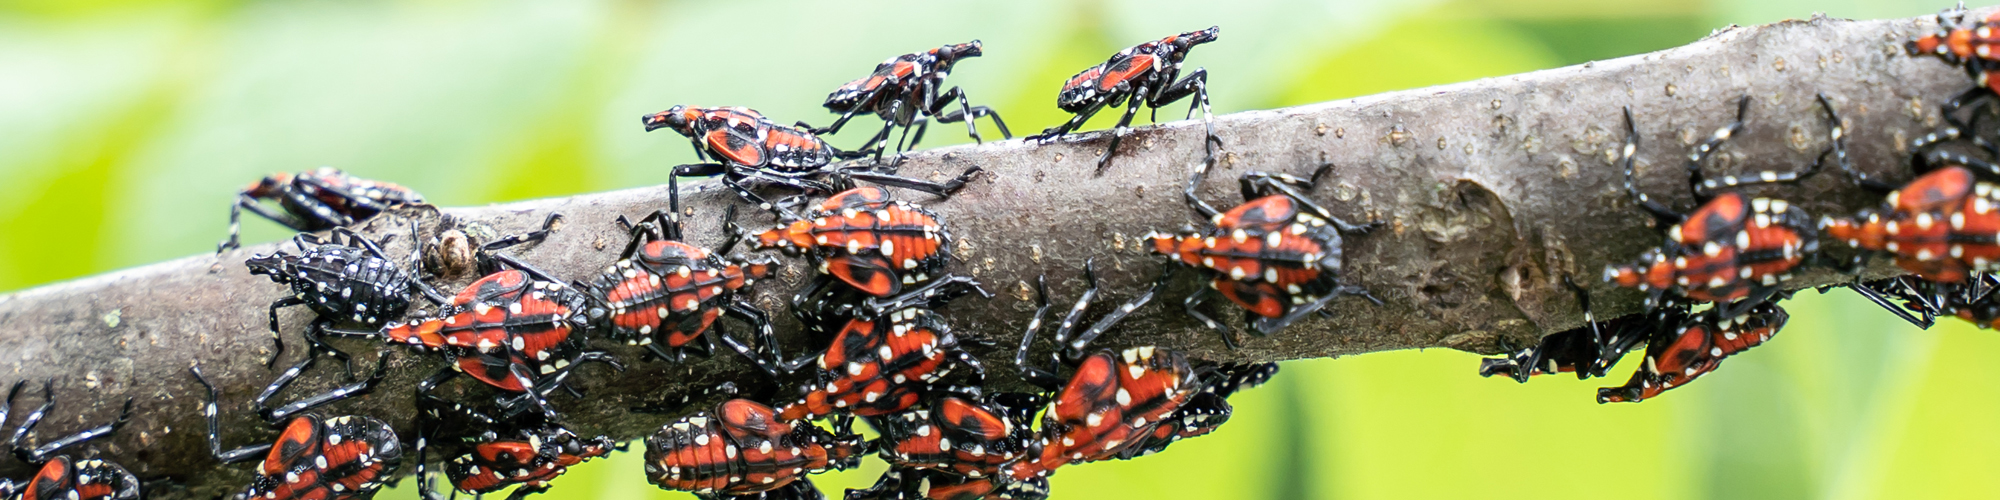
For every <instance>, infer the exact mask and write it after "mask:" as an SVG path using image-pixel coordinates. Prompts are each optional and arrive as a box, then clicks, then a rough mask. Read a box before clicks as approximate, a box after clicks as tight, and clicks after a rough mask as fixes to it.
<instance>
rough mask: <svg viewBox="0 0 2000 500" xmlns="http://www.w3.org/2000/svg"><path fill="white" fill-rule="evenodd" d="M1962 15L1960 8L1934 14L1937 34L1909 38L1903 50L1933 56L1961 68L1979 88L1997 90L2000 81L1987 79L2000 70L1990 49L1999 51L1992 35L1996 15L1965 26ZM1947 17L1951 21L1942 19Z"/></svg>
mask: <svg viewBox="0 0 2000 500" xmlns="http://www.w3.org/2000/svg"><path fill="white" fill-rule="evenodd" d="M1965 14H1966V12H1965V9H1964V7H1963V5H1961V6H1960V8H1957V9H1947V10H1945V11H1944V12H1940V13H1938V15H1937V31H1935V32H1932V33H1930V34H1926V35H1924V36H1921V37H1917V38H1915V39H1912V40H1910V41H1909V42H1906V43H1904V45H1903V47H1904V49H1905V50H1907V51H1908V52H1909V53H1910V55H1912V56H1922V55H1935V56H1938V58H1940V59H1944V61H1945V62H1947V63H1950V64H1951V65H1953V66H1959V67H1963V68H1965V71H1966V73H1967V74H1969V75H1971V76H1972V78H1973V79H1974V80H1975V81H1976V82H1977V83H1978V85H1979V87H1980V89H1986V90H1987V91H1988V92H1995V91H2000V81H1996V80H1995V79H1994V78H1992V77H1991V73H1992V72H1993V71H1995V70H2000V53H1995V50H1994V49H1996V48H2000V37H1995V36H1994V34H1993V27H1994V26H1996V25H2000V12H1996V13H1992V14H1988V15H1987V16H1986V18H1985V19H1980V20H1977V21H1973V22H1972V24H1969V25H1968V24H1966V23H1965ZM1947 16H1950V17H1951V19H1950V20H1947V19H1945V18H1946V17H1947Z"/></svg>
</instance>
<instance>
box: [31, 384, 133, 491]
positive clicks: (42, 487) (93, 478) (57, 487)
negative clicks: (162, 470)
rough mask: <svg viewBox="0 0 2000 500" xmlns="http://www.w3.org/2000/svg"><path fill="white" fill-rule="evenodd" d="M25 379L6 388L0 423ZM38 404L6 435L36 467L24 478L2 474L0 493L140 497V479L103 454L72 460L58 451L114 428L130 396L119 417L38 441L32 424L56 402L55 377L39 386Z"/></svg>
mask: <svg viewBox="0 0 2000 500" xmlns="http://www.w3.org/2000/svg"><path fill="white" fill-rule="evenodd" d="M25 384H26V381H21V382H15V383H14V386H13V387H12V388H10V389H8V390H7V404H6V405H5V406H0V426H4V425H6V423H7V412H8V411H9V409H11V408H13V407H14V396H15V395H18V394H20V392H21V387H22V386H23V385H25ZM42 398H43V402H42V405H41V406H40V407H38V408H36V409H35V411H34V412H31V413H29V414H28V418H27V419H26V420H24V421H22V422H21V426H20V427H18V428H15V430H14V438H13V439H10V440H8V441H7V443H6V444H7V447H8V449H10V450H12V451H13V453H14V457H15V458H17V459H19V460H20V461H21V462H23V463H26V464H29V465H39V466H41V467H40V470H38V471H37V472H36V473H35V476H34V477H33V478H30V479H28V480H27V482H24V483H15V482H14V481H12V480H9V479H4V478H0V498H5V499H8V500H139V479H138V478H136V477H134V476H133V475H132V473H131V472H129V471H126V470H125V468H124V467H121V466H119V465H118V464H115V463H111V462H106V461H103V460H95V459H89V460H74V461H72V460H71V459H70V458H69V457H68V456H63V455H56V453H58V452H61V451H62V450H63V449H66V448H70V447H73V446H77V445H81V444H84V443H86V442H89V441H91V440H94V439H98V438H101V437H104V436H108V435H111V433H114V432H118V428H119V427H123V426H124V425H125V421H126V420H128V419H130V418H131V416H132V400H131V399H129V398H128V399H126V400H125V408H124V409H123V410H120V411H119V413H118V420H114V421H112V422H111V423H109V424H104V425H99V426H96V427H92V428H89V429H85V430H83V431H82V432H78V433H76V434H71V435H69V436H65V437H62V438H60V439H56V440H54V441H50V442H47V443H43V444H42V445H41V446H34V445H32V444H30V443H28V436H29V435H32V434H33V433H34V429H35V426H36V425H38V424H40V423H41V422H42V418H43V417H45V416H47V415H48V412H49V410H50V409H52V408H54V407H55V405H56V400H55V385H54V383H53V382H50V383H47V384H44V385H43V386H42Z"/></svg>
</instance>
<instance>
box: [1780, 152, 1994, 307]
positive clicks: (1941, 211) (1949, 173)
mask: <svg viewBox="0 0 2000 500" xmlns="http://www.w3.org/2000/svg"><path fill="white" fill-rule="evenodd" d="M1933 156H1934V157H1936V158H1938V159H1939V163H1942V164H1945V165H1946V166H1945V167H1943V168H1939V169H1937V170H1932V171H1930V172H1928V173H1925V174H1923V175H1921V176H1919V177H1917V178H1916V179H1913V180H1911V181H1910V182H1909V183H1908V184H1904V185H1903V186H1901V187H1900V188H1897V189H1894V190H1891V191H1889V195H1888V198H1887V199H1886V200H1885V201H1884V202H1883V204H1882V206H1881V208H1878V209H1873V210H1863V211H1861V212H1860V213H1858V214H1855V216H1854V217H1853V218H1831V217H1829V218H1826V219H1822V220H1820V227H1821V228H1823V229H1824V230H1825V231H1826V234H1827V236H1828V237H1829V238H1833V239H1836V240H1840V241H1844V242H1847V244H1848V245H1849V246H1852V247H1855V248H1857V249H1861V250H1864V251H1866V253H1864V254H1862V255H1860V256H1858V257H1857V262H1856V263H1855V265H1857V266H1858V265H1860V264H1861V262H1860V261H1861V260H1865V259H1866V258H1867V257H1868V255H1870V254H1876V253H1887V254H1890V255H1893V256H1895V258H1896V266H1897V267H1901V268H1903V269H1904V270H1907V271H1910V272H1912V273H1915V274H1916V275H1917V276H1919V277H1921V278H1923V279H1924V280H1927V281H1932V282H1938V283H1964V282H1966V281H1967V279H1968V278H1969V277H1971V276H1973V275H1975V274H1979V273H1984V272H1989V271H1994V270H1996V269H2000V265H1997V264H2000V238H1996V237H1995V236H1994V235H1995V234H1996V233H2000V210H1996V207H2000V188H1996V186H1995V185H1994V184H1993V183H1990V182H1984V181H1980V180H1978V179H1977V177H1976V176H1975V175H1974V173H1973V171H1972V170H1970V169H1967V168H1965V167H1961V166H1959V165H1966V164H1982V165H1981V166H1987V165H1983V164H1984V162H1980V161H1978V160H1975V159H1972V158H1967V157H1962V156H1960V157H1951V156H1947V155H1944V154H1941V153H1940V154H1935V155H1933Z"/></svg>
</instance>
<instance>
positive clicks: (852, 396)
mask: <svg viewBox="0 0 2000 500" xmlns="http://www.w3.org/2000/svg"><path fill="white" fill-rule="evenodd" d="M972 292H978V293H979V294H981V295H984V296H988V297H991V295H990V294H987V293H986V291H985V290H982V289H980V288H979V284H978V283H976V282H972V281H971V280H961V279H952V280H938V281H933V282H930V283H927V284H925V285H924V286H921V287H917V288H915V289H911V290H909V291H908V292H905V293H904V294H902V295H899V296H896V297H892V298H889V299H888V300H887V301H886V302H877V303H871V304H870V306H871V307H880V308H881V309H882V310H884V311H886V312H872V311H873V310H872V309H871V311H870V312H865V313H863V314H861V315H859V316H857V317H855V318H853V319H851V320H849V321H848V322H847V324H846V326H845V327H843V328H841V330H840V331H839V333H837V334H835V335H834V338H833V341H832V343H831V344H830V345H829V346H827V348H826V351H825V352H822V353H820V354H818V355H812V356H804V357H800V358H798V359H795V360H791V361H788V362H786V363H785V366H784V369H785V370H786V371H796V370H798V369H800V368H802V367H804V366H805V365H807V364H814V365H815V366H816V367H817V370H815V372H816V375H817V376H816V377H814V382H813V383H811V384H808V385H806V386H804V387H800V391H799V392H800V393H801V394H800V396H799V398H798V399H797V400H795V401H793V402H791V403H789V404H786V405H784V407H783V408H782V409H781V410H780V412H779V415H778V416H779V418H782V419H785V420H799V419H806V418H817V417H821V416H826V415H831V414H834V413H836V412H845V413H851V414H853V415H858V416H863V417H874V416H880V415H887V414H890V413H895V412H899V411H903V410H907V409H909V408H910V407H911V406H914V405H916V404H917V402H918V401H919V400H921V399H922V398H923V395H924V394H925V393H926V392H927V391H929V389H930V388H931V386H932V385H933V384H936V383H937V382H939V381H941V380H943V378H944V377H945V376H946V375H949V374H950V373H951V370H952V365H953V363H954V362H955V363H956V364H960V365H965V366H966V367H967V368H971V369H972V370H973V377H974V378H976V379H978V380H982V381H983V380H985V378H986V369H985V367H984V366H982V365H981V364H980V363H979V359H978V358H974V357H972V355H971V354H970V353H967V352H965V351H964V350H962V349H960V348H959V345H958V337H957V336H955V335H953V334H952V332H951V326H950V325H948V324H946V323H945V322H944V318H943V317H942V316H941V315H939V314H938V313H936V312H934V311H932V310H931V308H933V307H937V306H939V305H941V303H942V302H944V301H947V300H950V299H951V298H954V297H958V296H961V295H964V294H966V293H972Z"/></svg>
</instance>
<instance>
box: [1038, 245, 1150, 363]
mask: <svg viewBox="0 0 2000 500" xmlns="http://www.w3.org/2000/svg"><path fill="white" fill-rule="evenodd" d="M1089 264H1090V262H1089V261H1084V271H1085V272H1089V271H1090V266H1089ZM1168 269H1172V268H1168ZM1171 276H1173V274H1172V272H1171V271H1163V272H1161V273H1160V277H1159V278H1158V279H1155V280H1154V281H1153V286H1151V287H1148V288H1146V291H1145V293H1141V294H1139V296H1138V297H1133V298H1132V300H1130V301H1127V302H1125V303H1124V304H1120V305H1119V306H1118V309H1115V310H1113V311H1111V313H1109V314H1105V315H1104V317H1102V318H1097V322H1096V323H1091V325H1090V328H1089V329H1087V330H1084V331H1083V333H1080V334H1077V336H1076V338H1075V339H1073V340H1070V341H1069V344H1068V345H1065V346H1062V348H1064V349H1067V351H1066V352H1068V353H1069V355H1070V356H1072V357H1075V356H1080V355H1081V354H1082V353H1083V349H1084V347H1086V346H1089V345H1090V343H1091V342H1092V341H1095V340H1097V337H1098V336H1101V335H1104V332H1107V331H1110V330H1111V327H1112V326H1113V325H1117V324H1118V322H1119V321H1121V320H1124V319H1125V317H1126V316H1128V315H1130V314H1132V311H1135V310H1138V309H1139V308H1140V307H1143V306H1145V305H1146V303H1147V302H1152V301H1153V296H1154V295H1156V294H1158V293H1159V292H1160V289H1161V288H1165V287H1166V286H1167V278H1168V277H1171ZM1092 281H1095V280H1094V279H1093V280H1092ZM1092 288H1093V289H1094V288H1095V285H1094V284H1093V286H1092ZM1073 313H1074V311H1073V312H1072V314H1073ZM1063 327H1065V328H1067V327H1069V320H1067V319H1065V320H1063ZM1062 338H1063V332H1062V331H1061V330H1057V333H1056V340H1057V341H1058V343H1060V342H1061V340H1062Z"/></svg>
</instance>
